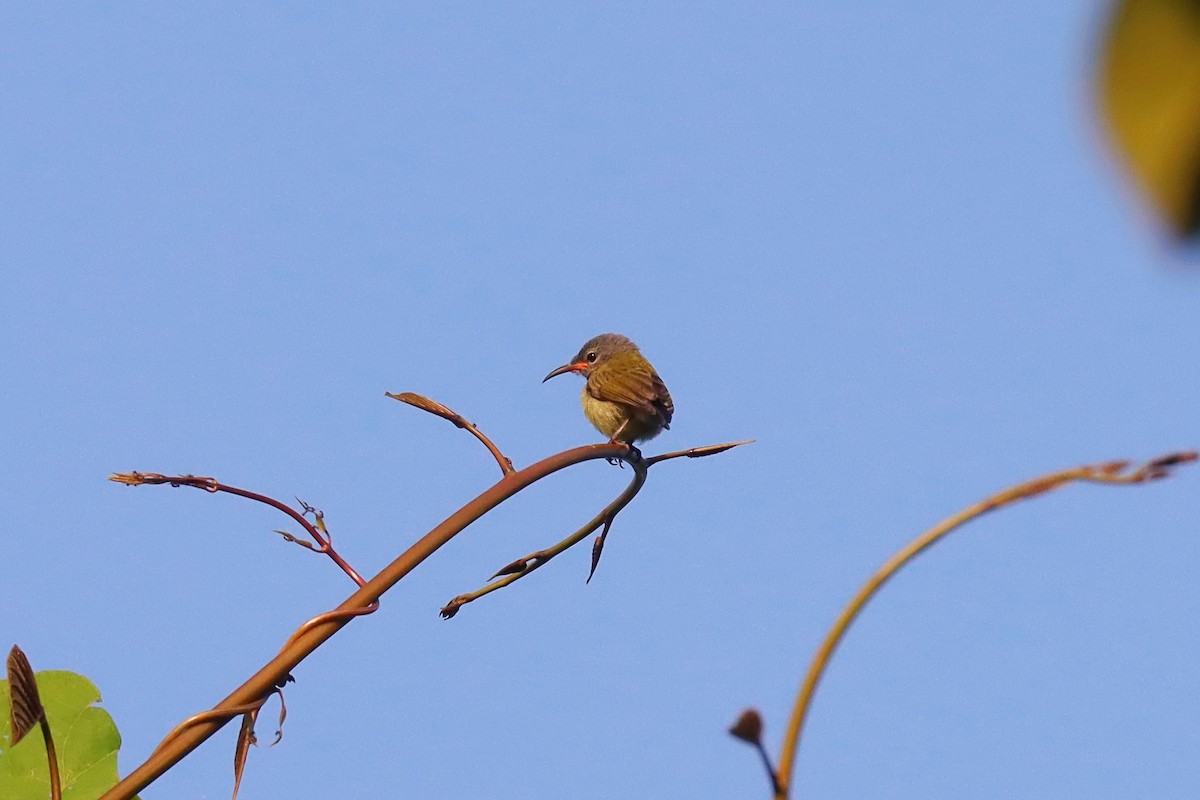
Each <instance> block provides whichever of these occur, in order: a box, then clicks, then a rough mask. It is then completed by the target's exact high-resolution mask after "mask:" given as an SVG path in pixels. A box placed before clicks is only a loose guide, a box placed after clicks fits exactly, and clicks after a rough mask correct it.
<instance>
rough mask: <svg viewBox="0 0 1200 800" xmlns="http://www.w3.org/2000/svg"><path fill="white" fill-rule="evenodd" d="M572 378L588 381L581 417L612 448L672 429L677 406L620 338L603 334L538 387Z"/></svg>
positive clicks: (629, 344)
mask: <svg viewBox="0 0 1200 800" xmlns="http://www.w3.org/2000/svg"><path fill="white" fill-rule="evenodd" d="M564 372H574V373H576V374H579V375H582V376H583V377H585V378H587V384H586V385H585V386H584V387H583V394H582V395H581V397H580V399H581V401H582V403H583V414H584V416H586V417H587V418H588V421H589V422H591V423H592V424H593V425H595V426H596V429H597V430H599V431H600V432H601V433H603V434H604V435H605V436H607V437H608V438H609V441H612V442H624V443H625V444H633V443H634V442H639V441H645V440H646V439H653V438H654V437H655V436H657V435H658V434H659V433H660V432H661V431H662V430H664V429H668V428H670V427H671V417H672V416H673V415H674V413H675V405H674V404H673V403H672V402H671V394H670V392H668V391H667V386H666V384H664V383H663V380H662V378H660V377H658V373H657V372H655V371H654V367H653V366H651V364H650V362H649V361H647V360H646V357H645V356H643V355H642V353H641V351H640V350H638V348H637V345H635V344H634V343H633V342H631V341H630V340H629V339H628V338H626V337H624V336H622V335H620V334H618V333H602V334H600V335H599V336H597V337H595V338H594V339H591V340H590V341H588V343H587V344H585V345H584V346H583V347H581V348H580V349H579V352H578V353H576V354H575V357H574V358H573V359H571V360H570V361H569V362H567V363H566V364H563V365H562V366H561V367H559V368H558V369H555V370H553V371H552V372H551V373H550V374H549V375H547V376H546V377H545V378H543V379H542V382H543V383H545V382H546V381H548V380H550V379H551V378H553V377H554V376H555V375H561V374H563V373H564Z"/></svg>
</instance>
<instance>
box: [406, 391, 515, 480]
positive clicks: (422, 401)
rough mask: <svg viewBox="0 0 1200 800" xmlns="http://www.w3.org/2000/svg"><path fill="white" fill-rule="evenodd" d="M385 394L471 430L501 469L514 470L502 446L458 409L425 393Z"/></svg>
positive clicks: (505, 472) (510, 471)
mask: <svg viewBox="0 0 1200 800" xmlns="http://www.w3.org/2000/svg"><path fill="white" fill-rule="evenodd" d="M384 394H385V395H387V396H388V397H390V398H392V399H393V400H399V401H400V402H401V403H408V404H409V405H410V406H413V407H414V408H419V409H421V410H422V411H428V412H429V413H430V414H434V415H436V416H439V417H441V418H442V419H444V420H449V421H450V422H452V423H454V424H455V425H456V426H458V427H459V428H462V429H463V430H465V431H470V432H471V435H472V436H474V437H475V438H476V439H478V440H479V441H481V442H483V446H484V447H486V448H487V449H488V452H489V453H491V454H492V458H494V459H496V463H497V464H499V465H500V471H501V472H503V473H504V474H505V475H509V474H511V473H512V472H513V463H512V459H511V458H509V457H508V456H506V455H504V453H501V452H500V448H499V447H496V445H495V443H493V442H492V440H491V439H489V438H488V437H486V436H484V435H483V431H481V430H479V428H476V427H475V425H474V424H473V423H470V422H468V421H467V420H466V418H465V417H464V416H463V415H462V414H459V413H458V412H457V411H454V410H452V409H449V408H446V406H444V405H442V404H441V403H439V402H438V401H436V400H430V399H429V398H428V397H426V396H425V395H421V394H417V393H416V392H401V393H400V394H392V393H391V392H384Z"/></svg>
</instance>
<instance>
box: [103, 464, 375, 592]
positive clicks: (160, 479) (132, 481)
mask: <svg viewBox="0 0 1200 800" xmlns="http://www.w3.org/2000/svg"><path fill="white" fill-rule="evenodd" d="M108 479H109V480H110V481H113V482H114V483H123V484H125V485H126V486H159V485H162V484H170V485H171V486H174V487H179V486H191V487H192V488H194V489H203V490H204V491H206V492H212V493H214V494H215V493H217V492H225V493H227V494H232V495H237V496H238V497H245V498H247V499H250V500H253V501H255V502H256V503H262V504H264V505H268V506H270V507H271V508H274V509H278V510H279V511H282V512H283V513H284V514H287V515H288V516H289V517H291V518H292V519H293V520H295V521H296V522H297V523H299V524H300V526H301V527H302V528H304V532H305V533H307V534H308V535H309V536H311V537H312V539H313V541H314V542H316V546H312V545H310V544H309V543H308V542H305V541H303V540H302V539H297V538H296V537H295V536H293V535H292V534H290V533H287V532H286V531H275V532H276V533H278V534H280V535H281V536H283V538H284V539H286V540H287V541H289V542H294V543H296V544H298V545H301V546H303V547H305V548H307V549H309V550H312V551H313V552H314V553H323V554H325V555H327V556H329V557H330V558H331V559H332V560H333V563H335V564H337V565H338V566H339V567H341V569H342V572H345V573H346V574H347V575H349V576H350V580H352V581H354V582H355V583H356V584H358V585H359V586H362V585H363V584H364V583H365V582H366V581H364V580H363V578H362V576H361V575H359V574H358V571H357V570H355V569H354V567H352V566H350V564H348V563H347V562H346V560H345V559H343V558H342V557H341V555H339V554H338V552H337V551H336V550H334V549H333V541H332V539H331V537H330V536H329V531H327V530H326V529H325V518H324V516H323V515H322V514H321V512H319V511H317V510H316V509H314V508H313V507H312V506H310V505H309V504H308V503H305V502H304V501H303V500H299V498H297V500H298V502H299V503H300V505H302V506H304V513H305V514H308V513H311V514H313V515H314V516H315V517H316V520H317V524H316V525H315V526H314V525H313V524H312V523H310V522H309V521H308V520H307V519H305V518H304V515H303V514H300V513H298V512H297V511H296V510H295V509H293V508H291V507H290V506H288V505H287V504H286V503H281V502H279V501H278V500H276V499H275V498H273V497H267V496H266V495H265V494H259V493H258V492H251V491H247V490H246V489H239V488H237V487H236V486H229V485H227V484H223V483H220V482H219V481H218V480H217V479H216V478H202V477H199V476H196V475H160V474H159V473H157V472H118V473H115V474H113V475H109V476H108ZM318 529H319V530H318Z"/></svg>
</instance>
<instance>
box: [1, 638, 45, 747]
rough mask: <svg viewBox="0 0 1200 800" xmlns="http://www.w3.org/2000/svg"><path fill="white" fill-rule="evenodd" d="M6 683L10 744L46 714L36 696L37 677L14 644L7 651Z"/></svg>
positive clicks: (23, 654) (35, 725) (16, 741)
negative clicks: (8, 693) (10, 728)
mask: <svg viewBox="0 0 1200 800" xmlns="http://www.w3.org/2000/svg"><path fill="white" fill-rule="evenodd" d="M7 666H8V685H9V692H10V695H9V708H10V717H9V719H10V721H11V723H12V740H11V741H12V744H14V745H15V744H17V743H18V742H20V741H21V739H23V738H25V734H27V733H29V732H30V731H31V730H33V729H34V728H35V727H37V724H38V723H39V722H40V721H41V720H42V718H43V717H45V715H46V709H45V708H43V707H42V700H41V698H40V697H39V696H38V688H37V678H36V677H34V674H33V667H31V666H30V665H29V659H28V658H26V657H25V653H23V652H21V648H20V647H17V646H16V645H15V644H14V645H13V646H12V650H9V651H8V663H7Z"/></svg>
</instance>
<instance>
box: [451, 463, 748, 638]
mask: <svg viewBox="0 0 1200 800" xmlns="http://www.w3.org/2000/svg"><path fill="white" fill-rule="evenodd" d="M753 441H754V440H753V439H746V440H744V441H740V442H726V443H724V444H711V445H706V446H704V447H693V448H690V449H688V450H676V451H674V452H671V453H662V454H660V455H657V456H651V457H650V458H627V459H625V463H627V464H629V465H630V466H631V467H632V468H633V473H634V474H633V480H631V481H630V482H629V485H628V486H626V487H625V490H624V491H623V492H621V493H620V494H619V495H617V496H616V498H615V499H614V500H613V501H612V502H611V503H609V504H608V505H606V506H605V507H604V508H603V509H602V510H601V511H600V513H599V514H597V515H596V516H594V517H592V518H591V519H590V520H589V521H588V522H587V523H585V524H584V525H583V527H581V528H579V529H578V530H577V531H575V532H574V533H572V534H571V535H570V536H568V537H567V538H565V539H563V540H562V541H561V542H559V543H558V544H555V545H551V546H550V547H547V548H546V549H545V550H538V551H537V552H534V553H530V554H529V555H527V556H523V557H521V558H518V559H517V560H516V561H513V562H512V563H510V564H508V565H506V566H504V567H501V568H500V570H499V571H498V572H497V573H496V574H495V575H493V576H492V577H491V579H490V580H491V581H492V582H491V583H489V584H488V585H487V586H483V587H481V588H479V589H476V590H475V591H473V592H467V593H466V594H460V595H458V596H457V597H455V598H454V599H453V600H451V601H450V602H449V603H447V604H446V605H445V606H443V607H442V611H441V614H442V619H450V618H451V617H453V616H454V615H455V614H457V613H458V611H459V609H461V608H462V607H463V606H465V605H466V604H467V603H470V602H472V601H475V600H478V599H479V598H481V597H483V596H484V595H488V594H491V593H492V592H494V591H496V590H497V589H503V588H504V587H505V586H508V585H509V584H510V583H513V582H515V581H518V580H520V579H521V578H523V577H525V576H526V575H528V574H529V573H531V572H533V571H534V570H535V569H537V568H538V567H541V566H544V565H545V564H546V562H548V561H549V560H550V559H552V558H554V557H555V556H556V555H558V554H560V553H562V552H563V551H564V550H567V549H568V548H571V547H574V546H575V545H577V544H579V543H580V542H581V541H583V540H584V539H585V538H587V536H588V535H589V534H591V533H592V532H593V531H595V530H596V529H597V528H599V527H600V526H601V525H603V526H604V532H603V533H601V534H600V536H599V537H598V538H597V539H596V545H595V547H594V548H593V549H592V568H591V572H589V573H588V581H589V582H590V581H591V580H592V576H593V575H595V574H596V565H597V564H599V562H600V553H601V550H602V549H603V548H604V539H605V537H606V536H607V535H608V529H609V528H610V527H612V524H613V520H615V519H616V518H617V514H619V513H620V512H621V510H622V509H623V508H625V506H627V505H629V503H630V501H632V500H633V498H634V497H636V496H637V493H638V492H640V491H641V489H642V486H643V485H644V484H645V483H646V476H647V472H648V470H649V469H650V467H652V466H654V465H655V464H657V463H659V462H661V461H670V460H671V459H674V458H703V457H704V456H712V455H716V454H717V453H724V452H725V451H726V450H731V449H733V448H735V447H740V446H741V445H744V444H750V443H751V442H753ZM635 452H636V451H635ZM496 578H499V579H500V580H495V579H496Z"/></svg>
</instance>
